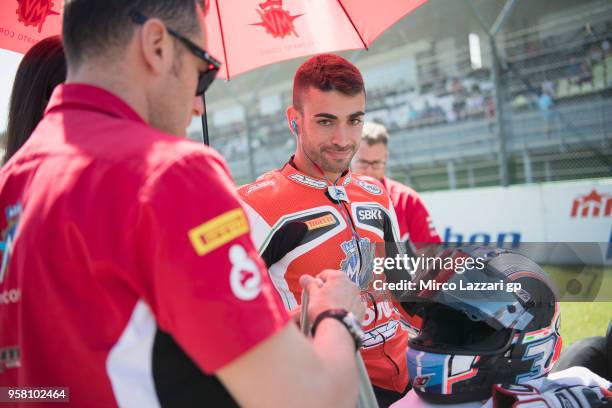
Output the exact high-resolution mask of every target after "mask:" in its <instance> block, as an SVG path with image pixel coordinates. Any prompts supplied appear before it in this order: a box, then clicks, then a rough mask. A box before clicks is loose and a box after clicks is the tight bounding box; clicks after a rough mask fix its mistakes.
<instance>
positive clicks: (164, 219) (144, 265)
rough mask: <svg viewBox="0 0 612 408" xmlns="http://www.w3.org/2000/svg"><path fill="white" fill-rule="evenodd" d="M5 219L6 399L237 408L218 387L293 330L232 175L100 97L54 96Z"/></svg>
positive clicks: (9, 173)
mask: <svg viewBox="0 0 612 408" xmlns="http://www.w3.org/2000/svg"><path fill="white" fill-rule="evenodd" d="M0 208H1V210H2V213H0V231H1V232H2V234H1V239H2V244H1V245H0V255H1V256H2V258H1V259H2V269H1V270H0V271H1V272H0V327H1V330H0V386H22V387H23V386H38V387H42V386H47V387H51V386H54V387H69V388H70V400H71V402H72V403H73V404H74V406H78V407H89V406H105V407H106V406H114V405H122V406H132V407H144V406H157V405H159V404H160V403H161V404H174V405H177V406H185V405H187V404H193V403H196V402H202V403H203V402H208V403H209V404H211V403H213V404H214V402H215V401H217V402H218V403H226V402H228V401H229V396H228V394H227V392H226V391H225V390H224V389H223V387H222V386H221V384H220V383H219V382H218V380H217V379H216V378H215V377H214V375H213V374H214V373H215V372H216V371H217V370H218V369H219V368H221V367H223V366H224V365H226V364H228V363H229V362H231V361H232V360H234V359H235V358H236V357H238V356H240V355H241V354H243V353H245V352H246V351H247V350H249V349H251V348H252V347H254V346H255V345H256V344H258V343H259V342H261V341H262V340H264V339H266V338H268V337H269V336H271V335H272V334H274V333H275V332H277V331H278V330H279V329H280V328H281V327H283V326H284V325H285V324H286V322H287V321H288V316H287V314H286V312H285V310H284V307H283V306H282V305H281V304H280V303H279V302H278V300H277V296H276V295H275V294H274V293H273V288H272V286H271V283H270V281H269V278H268V275H267V272H266V270H265V266H264V265H263V263H262V262H261V260H260V258H259V256H258V255H257V252H256V250H255V249H254V248H253V245H252V242H251V240H250V238H249V226H248V222H247V219H246V217H245V214H244V212H243V210H242V208H241V206H240V204H239V202H238V200H237V198H236V194H235V193H234V184H233V182H232V180H231V178H230V176H229V173H228V170H227V167H226V165H225V163H224V161H223V159H222V158H221V157H220V156H219V155H218V154H217V153H216V152H215V151H213V150H212V149H210V148H207V147H204V146H201V145H198V144H196V143H194V142H190V141H188V140H185V139H180V138H177V137H174V136H171V135H168V134H165V133H163V132H161V131H158V130H156V129H153V128H151V127H149V126H148V125H147V124H146V123H144V122H143V120H142V119H141V118H140V117H139V116H138V114H137V113H136V112H134V111H133V110H132V109H131V108H130V107H129V106H128V105H126V104H125V103H124V102H123V101H122V100H120V99H118V98H117V97H116V96H114V95H112V94H110V93H109V92H107V91H105V90H102V89H99V88H95V87H92V86H87V85H79V84H71V85H64V86H60V87H58V88H57V89H56V90H55V92H54V93H53V96H52V98H51V101H50V103H49V106H48V108H47V111H46V113H45V117H44V119H43V120H42V122H41V123H40V125H39V126H38V127H37V129H36V130H35V131H34V133H33V134H32V136H31V138H30V139H29V140H28V142H27V143H26V145H25V146H24V147H23V148H22V149H21V150H20V151H19V152H18V153H17V154H16V155H15V156H14V157H13V158H12V159H11V160H10V161H9V163H7V165H6V166H5V167H3V168H2V170H1V171H0ZM203 394H205V395H203Z"/></svg>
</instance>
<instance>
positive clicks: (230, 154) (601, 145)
mask: <svg viewBox="0 0 612 408" xmlns="http://www.w3.org/2000/svg"><path fill="white" fill-rule="evenodd" d="M457 3H459V4H457ZM504 3H505V2H504V1H501V0H496V1H469V0H466V1H457V2H452V3H451V2H448V1H444V0H431V1H430V2H429V3H427V4H426V5H425V6H423V7H422V8H421V9H419V10H417V11H416V12H415V13H413V14H412V15H410V16H408V17H407V18H405V19H404V20H402V21H401V22H400V23H398V24H397V25H396V26H395V27H393V28H392V29H391V30H390V31H389V32H387V33H386V34H384V35H383V36H382V37H381V38H380V39H379V40H378V41H377V43H375V44H374V46H373V47H372V48H371V49H370V50H369V51H367V52H366V51H349V52H345V53H343V55H344V56H345V57H347V58H349V59H351V60H352V61H353V62H355V63H356V64H357V65H358V67H359V68H360V69H361V70H362V72H363V74H364V77H365V80H366V88H367V92H368V98H367V118H368V120H373V121H377V122H380V123H383V124H384V125H386V126H387V127H388V128H389V129H390V131H391V142H390V152H391V157H390V161H389V169H390V172H391V175H392V176H393V177H394V178H397V179H399V180H400V181H403V182H405V183H407V184H410V185H412V186H414V187H415V188H417V189H419V190H421V191H425V190H444V189H455V188H465V187H477V186H492V185H504V184H520V183H531V182H539V181H554V180H568V179H579V178H597V177H607V176H610V174H612V115H610V113H611V112H612V99H611V96H612V92H611V89H612V49H611V42H612V3H611V2H609V1H606V0H603V1H602V0H599V1H581V2H575V1H569V0H567V1H566V0H558V1H555V7H554V8H553V7H547V6H546V2H545V1H538V2H524V1H521V0H519V1H518V2H517V6H516V7H515V9H514V10H513V11H512V13H511V14H510V17H509V18H508V20H507V21H506V23H505V25H504V27H503V29H502V30H501V31H500V32H499V34H497V35H496V36H495V46H496V49H497V55H498V60H497V61H498V63H499V66H500V71H499V74H498V76H497V80H496V78H495V77H494V75H493V70H494V69H495V65H494V63H493V61H494V58H493V53H492V51H491V49H492V47H491V45H490V42H489V39H488V36H487V34H486V33H485V28H484V27H483V26H484V24H489V25H490V24H491V23H492V20H493V19H494V18H495V17H496V16H497V14H498V13H499V11H500V9H501V8H502V7H503V5H504ZM527 3H528V4H527ZM470 6H471V7H470ZM483 23H484V24H483ZM431 27H436V30H435V32H433V30H432V29H431ZM301 62H302V60H298V61H290V62H286V63H282V64H278V65H277V66H274V67H267V68H264V69H260V70H258V71H255V72H253V73H250V74H246V75H243V76H241V77H238V78H236V79H235V80H232V81H231V82H229V83H223V82H221V81H218V82H219V84H216V85H214V86H213V89H212V90H211V92H210V93H209V94H208V95H207V98H208V102H209V108H208V114H209V118H210V119H209V131H210V140H211V145H212V146H214V147H215V148H216V149H217V150H219V151H220V152H221V153H222V154H223V155H224V156H225V158H226V159H227V161H228V163H229V166H230V168H231V171H232V174H233V175H234V177H235V179H236V181H237V183H238V184H241V183H245V182H249V181H252V180H253V179H254V178H255V177H256V176H257V175H259V174H261V173H263V172H265V171H267V170H269V169H272V168H274V167H278V166H279V165H281V164H282V163H283V162H284V161H285V160H286V159H287V158H288V157H289V155H290V154H291V153H292V152H293V149H294V148H295V141H294V139H293V136H292V135H291V134H290V132H289V131H288V128H287V124H286V121H285V115H284V109H285V108H286V106H287V105H288V104H290V102H291V100H290V99H291V78H292V75H293V72H294V71H295V69H296V67H297V66H298V65H299V63H301ZM496 95H497V96H498V98H499V99H497V100H499V101H501V103H502V106H501V107H502V109H501V110H500V111H499V112H498V109H497V106H496V105H497V104H496ZM502 113H503V115H502ZM199 126H200V125H199V123H197V122H194V123H192V126H191V127H190V137H191V138H193V139H195V140H200V138H201V131H200V130H199ZM500 166H503V167H505V169H506V174H507V178H506V179H505V180H504V175H503V173H502V171H500Z"/></svg>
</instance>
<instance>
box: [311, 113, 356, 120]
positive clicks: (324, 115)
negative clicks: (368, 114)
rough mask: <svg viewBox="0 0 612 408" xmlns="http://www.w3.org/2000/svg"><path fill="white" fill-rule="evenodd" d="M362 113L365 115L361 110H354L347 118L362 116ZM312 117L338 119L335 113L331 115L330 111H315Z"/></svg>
mask: <svg viewBox="0 0 612 408" xmlns="http://www.w3.org/2000/svg"><path fill="white" fill-rule="evenodd" d="M363 115H365V113H364V112H362V111H359V112H354V113H351V114H350V115H349V119H354V118H357V117H359V116H363ZM313 117H315V118H327V119H334V120H335V119H338V117H337V116H336V115H332V114H331V113H317V114H316V115H313Z"/></svg>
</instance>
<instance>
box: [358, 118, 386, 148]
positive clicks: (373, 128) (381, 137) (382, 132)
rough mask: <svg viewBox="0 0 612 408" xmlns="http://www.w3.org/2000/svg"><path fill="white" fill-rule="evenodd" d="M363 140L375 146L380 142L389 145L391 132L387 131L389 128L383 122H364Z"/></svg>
mask: <svg viewBox="0 0 612 408" xmlns="http://www.w3.org/2000/svg"><path fill="white" fill-rule="evenodd" d="M361 140H363V141H364V142H366V143H367V144H368V146H374V145H375V144H378V143H382V144H384V145H385V146H387V145H388V144H389V133H388V132H387V128H386V127H384V126H383V125H381V124H378V123H374V122H366V123H364V124H363V131H362V132H361Z"/></svg>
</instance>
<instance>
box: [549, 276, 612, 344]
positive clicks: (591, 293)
mask: <svg viewBox="0 0 612 408" xmlns="http://www.w3.org/2000/svg"><path fill="white" fill-rule="evenodd" d="M543 269H544V270H545V271H546V272H547V273H549V274H550V276H551V277H553V280H554V281H555V283H556V284H557V285H558V286H559V290H560V294H561V299H562V300H583V301H580V302H569V301H562V302H561V336H562V337H563V348H566V347H567V346H569V345H570V344H572V343H573V342H575V341H576V340H580V339H583V338H585V337H592V336H603V335H605V334H606V330H607V328H608V324H609V322H610V319H612V268H610V267H606V268H601V267H600V268H597V267H582V268H573V267H558V266H543ZM594 272H595V273H594ZM597 272H599V273H597ZM572 278H575V279H576V280H578V281H579V282H580V284H581V287H582V289H583V290H582V291H581V293H580V294H579V295H577V296H572V295H571V294H569V293H567V290H566V289H564V288H566V287H567V286H566V284H567V283H568V282H569V281H570V280H571V279H572ZM581 296H584V297H582V299H580V297H581ZM585 300H586V301H585Z"/></svg>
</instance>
